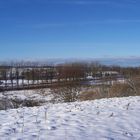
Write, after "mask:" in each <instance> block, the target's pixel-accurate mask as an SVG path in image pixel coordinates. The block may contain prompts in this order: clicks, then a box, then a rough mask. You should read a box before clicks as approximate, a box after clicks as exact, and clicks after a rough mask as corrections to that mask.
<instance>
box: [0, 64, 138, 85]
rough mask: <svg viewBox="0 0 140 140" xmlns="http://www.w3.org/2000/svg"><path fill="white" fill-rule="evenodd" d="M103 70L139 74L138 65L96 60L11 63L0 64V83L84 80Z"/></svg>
mask: <svg viewBox="0 0 140 140" xmlns="http://www.w3.org/2000/svg"><path fill="white" fill-rule="evenodd" d="M103 71H116V72H118V73H119V74H121V75H124V76H125V77H129V76H139V75H140V67H135V68H133V67H120V66H105V65H101V64H99V63H98V62H92V63H65V64H59V65H47V64H43V65H41V64H39V63H31V62H30V63H29V62H28V63H23V62H20V63H11V64H9V65H7V64H5V65H4V64H3V65H1V66H0V81H1V82H0V84H2V82H3V81H4V84H5V87H7V86H8V83H9V81H10V83H11V85H10V86H11V87H13V86H15V84H16V86H19V85H20V84H21V85H24V84H28V85H30V84H41V83H53V82H66V81H81V80H86V77H87V76H97V75H98V76H99V77H101V76H102V72H103ZM15 82H16V83H15Z"/></svg>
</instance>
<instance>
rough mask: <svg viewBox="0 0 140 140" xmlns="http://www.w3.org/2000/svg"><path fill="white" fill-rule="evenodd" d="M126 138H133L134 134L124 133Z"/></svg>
mask: <svg viewBox="0 0 140 140" xmlns="http://www.w3.org/2000/svg"><path fill="white" fill-rule="evenodd" d="M123 135H124V136H128V137H133V134H132V133H130V132H124V133H123Z"/></svg>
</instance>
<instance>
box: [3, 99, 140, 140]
mask: <svg viewBox="0 0 140 140" xmlns="http://www.w3.org/2000/svg"><path fill="white" fill-rule="evenodd" d="M139 118H140V97H138V96H137V97H125V98H112V99H101V100H95V101H85V102H75V103H63V104H55V105H53V104H49V105H44V106H40V107H33V108H26V107H25V108H18V109H11V110H6V111H4V110H3V111H0V139H1V140H140V119H139Z"/></svg>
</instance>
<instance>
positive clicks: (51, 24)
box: [31, 19, 140, 29]
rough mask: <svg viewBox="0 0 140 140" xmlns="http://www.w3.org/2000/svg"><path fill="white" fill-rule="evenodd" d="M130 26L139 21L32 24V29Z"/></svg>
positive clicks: (119, 20) (110, 20) (113, 20)
mask: <svg viewBox="0 0 140 140" xmlns="http://www.w3.org/2000/svg"><path fill="white" fill-rule="evenodd" d="M124 23H125V24H128V23H129V24H131V23H140V19H107V20H95V21H86V22H84V21H81V22H71V23H70V22H69V23H43V24H42V23H38V24H32V25H31V26H32V28H36V29H44V28H63V27H75V26H88V25H96V24H124Z"/></svg>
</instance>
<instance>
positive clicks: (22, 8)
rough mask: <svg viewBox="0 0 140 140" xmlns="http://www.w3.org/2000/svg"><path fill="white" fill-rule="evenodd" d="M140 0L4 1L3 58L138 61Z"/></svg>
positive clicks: (0, 16)
mask: <svg viewBox="0 0 140 140" xmlns="http://www.w3.org/2000/svg"><path fill="white" fill-rule="evenodd" d="M139 7H140V1H139V0H0V59H1V60H5V59H46V58H102V57H105V58H106V57H140V8H139Z"/></svg>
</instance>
